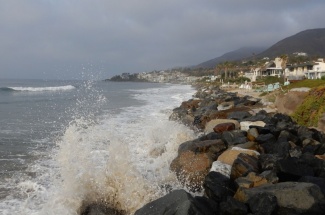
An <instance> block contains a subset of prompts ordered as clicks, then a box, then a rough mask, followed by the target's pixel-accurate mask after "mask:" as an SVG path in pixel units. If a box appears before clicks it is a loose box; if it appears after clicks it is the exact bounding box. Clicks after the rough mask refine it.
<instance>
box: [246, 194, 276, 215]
mask: <svg viewBox="0 0 325 215" xmlns="http://www.w3.org/2000/svg"><path fill="white" fill-rule="evenodd" d="M248 204H249V208H250V209H251V211H252V212H253V213H254V214H261V215H262V214H263V215H272V214H276V212H277V210H278V202H277V199H276V197H275V196H274V195H272V194H269V193H258V194H257V195H255V196H252V197H251V198H250V199H248Z"/></svg>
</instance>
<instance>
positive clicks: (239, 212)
mask: <svg viewBox="0 0 325 215" xmlns="http://www.w3.org/2000/svg"><path fill="white" fill-rule="evenodd" d="M247 211H248V210H247V206H246V205H245V204H244V203H242V202H240V201H238V200H236V199H234V198H233V197H231V196H227V201H224V202H221V203H220V215H246V214H247Z"/></svg>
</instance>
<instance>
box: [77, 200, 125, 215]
mask: <svg viewBox="0 0 325 215" xmlns="http://www.w3.org/2000/svg"><path fill="white" fill-rule="evenodd" d="M81 208H83V209H81V213H80V215H126V212H125V211H121V210H118V209H115V208H112V207H108V206H107V205H105V204H102V203H92V204H90V205H83V206H82V207H81Z"/></svg>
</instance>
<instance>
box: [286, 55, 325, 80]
mask: <svg viewBox="0 0 325 215" xmlns="http://www.w3.org/2000/svg"><path fill="white" fill-rule="evenodd" d="M286 76H287V77H288V80H301V79H304V78H308V79H320V78H321V77H322V76H325V62H324V59H322V58H320V59H318V60H317V61H315V62H306V63H302V64H298V65H292V66H288V67H287V68H286Z"/></svg>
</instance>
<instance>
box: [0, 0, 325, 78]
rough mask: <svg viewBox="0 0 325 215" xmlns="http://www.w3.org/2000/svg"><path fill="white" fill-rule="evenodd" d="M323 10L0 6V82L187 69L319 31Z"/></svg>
mask: <svg viewBox="0 0 325 215" xmlns="http://www.w3.org/2000/svg"><path fill="white" fill-rule="evenodd" d="M324 6H325V2H324V1H323V0H318V1H317V0H314V1H304V0H287V1H280V0H273V1H261V0H245V1H238V0H219V1H211V0H202V1H197V0H178V1H172V0H165V1H148V0H134V1H133V0H132V1H131V0H124V1H112V0H111V1H109V0H92V1H87V0H55V1H54V0H29V1H26V0H15V1H6V0H0V29H1V30H0V32H1V33H0V49H1V52H0V65H1V66H2V68H1V71H0V78H58V79H60V78H63V79H67V78H83V77H81V76H82V75H81V74H84V73H91V74H93V75H95V76H96V77H97V78H106V77H111V76H112V75H115V74H119V73H122V72H130V73H133V72H142V71H151V70H154V69H166V68H171V67H175V66H187V65H193V64H197V63H201V62H202V61H205V60H209V59H211V58H214V57H217V56H220V55H222V54H223V53H225V52H228V51H232V50H235V49H237V48H240V47H243V46H266V47H267V46H270V45H272V44H274V43H275V42H277V41H279V40H280V39H283V38H285V37H288V36H291V35H293V34H295V33H298V32H299V31H302V30H306V29H311V28H322V27H324V26H323V20H325V13H323V11H322V10H323V8H325V7H324ZM86 76H87V75H86ZM87 77H88V76H87Z"/></svg>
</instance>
